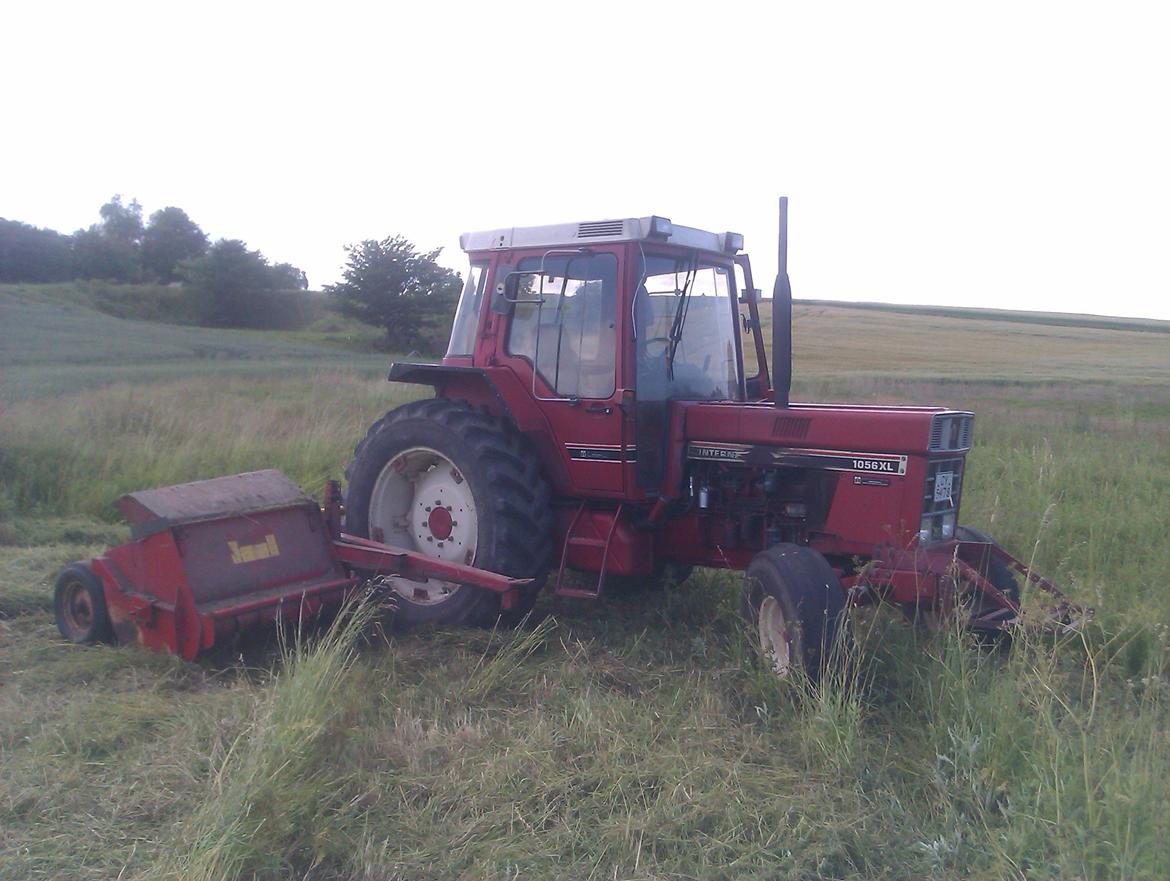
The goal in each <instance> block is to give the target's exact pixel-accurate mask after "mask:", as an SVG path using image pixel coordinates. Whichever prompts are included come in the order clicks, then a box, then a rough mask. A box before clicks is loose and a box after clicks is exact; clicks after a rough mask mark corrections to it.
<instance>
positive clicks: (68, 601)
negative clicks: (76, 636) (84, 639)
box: [63, 582, 93, 633]
mask: <svg viewBox="0 0 1170 881" xmlns="http://www.w3.org/2000/svg"><path fill="white" fill-rule="evenodd" d="M63 606H64V612H65V619H66V620H67V621H68V622H69V626H71V627H72V628H73V629H74V630H76V631H77V632H78V633H84V632H85V631H87V630H88V629H89V626H90V625H91V624H92V623H93V605H92V604H91V603H90V599H89V591H87V590H86V589H85V587H84V585H81V584H78V583H77V582H73V583H72V584H70V585H69V587H68V588H66V592H65V602H64V603H63Z"/></svg>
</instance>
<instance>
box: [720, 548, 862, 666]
mask: <svg viewBox="0 0 1170 881" xmlns="http://www.w3.org/2000/svg"><path fill="white" fill-rule="evenodd" d="M742 609H743V616H744V618H745V619H746V620H747V622H748V625H749V626H750V627H751V628H752V631H753V633H754V635H756V637H757V638H758V640H759V649H760V653H761V655H762V659H763V661H764V663H766V664H767V665H768V666H769V667H770V668H771V669H772V671H773V672H774V673H776V675H778V676H781V677H785V678H788V677H795V676H804V677H806V678H807V679H809V680H810V681H813V682H816V681H817V680H819V679H820V677H821V675H822V674H823V673H824V672H825V671H826V670H827V669H828V667H829V665H830V664H831V663H832V662H833V661H834V659H836V658H837V654H838V649H839V648H840V646H839V644H838V643H839V642H840V641H841V640H842V639H844V636H845V634H844V633H843V632H842V628H843V626H844V620H845V591H844V590H842V588H841V582H840V581H839V580H838V578H837V573H836V572H834V571H833V567H832V566H830V565H829V563H828V561H826V560H825V558H824V557H822V556H821V555H820V554H818V553H817V552H816V551H814V550H812V549H811V548H806V547H802V546H800V545H794V544H778V545H775V546H773V547H771V548H768V549H767V550H766V551H761V552H760V553H758V554H756V555H755V556H754V557H753V558H752V561H751V563H749V564H748V568H747V571H746V572H745V573H744V584H743V606H742ZM839 660H841V661H843V660H844V659H843V658H840V659H839Z"/></svg>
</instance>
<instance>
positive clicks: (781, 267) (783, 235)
mask: <svg viewBox="0 0 1170 881" xmlns="http://www.w3.org/2000/svg"><path fill="white" fill-rule="evenodd" d="M778 256H779V262H778V263H777V268H776V284H775V285H774V286H773V287H772V386H773V389H772V396H773V399H774V401H775V404H776V406H777V407H787V406H788V400H789V396H790V394H791V393H792V282H790V281H789V280H788V197H787V196H781V197H780V241H779V254H778Z"/></svg>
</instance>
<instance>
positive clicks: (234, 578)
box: [174, 507, 346, 608]
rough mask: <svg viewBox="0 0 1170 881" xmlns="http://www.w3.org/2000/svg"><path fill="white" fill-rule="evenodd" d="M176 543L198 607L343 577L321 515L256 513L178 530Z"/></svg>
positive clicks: (290, 511)
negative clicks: (275, 589) (274, 589)
mask: <svg viewBox="0 0 1170 881" xmlns="http://www.w3.org/2000/svg"><path fill="white" fill-rule="evenodd" d="M174 535H175V543H176V545H177V546H178V549H179V558H180V560H181V562H182V566H183V574H184V575H185V577H186V579H187V585H188V587H189V588H190V590H191V596H192V598H193V599H194V601H195V606H196V608H202V607H204V606H205V605H207V604H208V603H218V602H219V601H222V600H235V601H238V602H241V603H242V602H246V601H247V599H248V596H249V594H256V593H262V592H264V591H268V590H271V589H272V588H277V587H281V586H285V585H287V586H288V588H289V589H290V590H294V589H304V588H306V587H308V586H311V585H312V584H314V583H316V582H318V581H336V580H338V579H343V578H345V577H346V576H345V572H344V571H343V570H342V568H341V566H340V564H339V563H338V562H337V561H336V558H335V557H334V555H333V553H332V544H331V542H330V540H329V537H328V536H327V535H326V534H325V525H324V523H323V522H322V521H321V515H320V512H319V511H318V510H317V509H316V508H313V509H311V510H310V509H308V508H305V507H296V508H282V509H278V510H274V511H272V510H270V511H255V512H253V513H251V514H242V515H234V516H230V517H223V518H219V519H214V520H204V521H200V522H195V523H188V524H184V525H182V526H179V527H176V528H175V530H174Z"/></svg>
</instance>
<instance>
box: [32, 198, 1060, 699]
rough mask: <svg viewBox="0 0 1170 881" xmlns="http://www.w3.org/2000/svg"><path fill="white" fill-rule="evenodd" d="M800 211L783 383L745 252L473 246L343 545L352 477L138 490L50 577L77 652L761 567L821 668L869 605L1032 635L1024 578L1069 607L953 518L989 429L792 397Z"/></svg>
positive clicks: (761, 625) (682, 239) (434, 611)
mask: <svg viewBox="0 0 1170 881" xmlns="http://www.w3.org/2000/svg"><path fill="white" fill-rule="evenodd" d="M785 209H786V205H785V202H784V200H781V210H780V272H779V274H778V276H777V280H776V287H775V291H774V294H773V300H772V305H773V319H774V320H773V324H772V328H773V331H772V335H773V338H772V351H773V356H774V357H773V359H772V367H773V369H772V371H771V372H769V370H768V359H767V357H766V351H765V344H764V338H763V333H762V330H761V324H760V315H759V302H758V292H757V291H756V290H755V287H754V285H753V283H752V270H751V264H750V263H749V262H748V258H747V255H744V254H740V250H741V249H742V247H743V238H742V236H739V235H737V234H735V233H710V232H703V231H702V230H697V229H690V228H688V227H684V226H676V225H674V224H673V223H671V222H670V221H669V220H667V219H666V218H664V217H644V218H635V219H628V220H606V221H599V222H593V223H573V224H564V225H560V226H542V227H530V228H524V229H503V230H492V231H490V232H480V233H468V234H466V235H464V236H463V239H462V244H463V248H464V250H466V251H467V253H468V254H469V255H470V257H471V271H470V273H469V274H468V277H467V284H466V286H465V288H464V290H463V296H462V298H461V300H460V302H459V307H458V310H457V312H456V314H455V323H454V327H453V329H452V332H451V344H450V347H449V349H448V352H447V356H446V357H445V358H444V359H443V363H442V364H395V365H393V366H392V367H391V369H390V379H392V380H395V381H397V382H412V383H421V384H424V385H430V386H433V387H434V389H435V397H434V398H433V399H432V400H426V401H416V402H414V403H410V404H406V405H404V406H402V407H399V408H397V409H395V410H392V411H390V412H389V413H387V414H386V415H385V416H383V417H382V418H381V419H380V420H378V421H377V422H376V423H375V424H374V425H373V427H371V428H370V430H369V433H368V434H367V435H366V437H365V439H364V440H362V441H361V443H359V444H358V446H357V450H356V451H355V455H354V459H353V462H351V463H350V465H349V468H348V469H347V474H346V476H347V477H348V480H349V485H348V490H347V493H348V494H347V497H346V499H345V504H344V517H345V529H346V530H347V531H343V530H342V507H343V506H342V499H341V494H340V489H339V487H338V486H337V484H336V483H335V482H333V481H330V482H329V483H328V484H327V486H326V489H325V495H324V505H323V507H319V506H318V504H317V502H316V501H314V500H313V499H311V498H309V497H308V496H306V495H304V493H303V492H302V491H301V490H300V488H299V487H297V486H296V485H295V484H293V483H292V481H290V480H289V479H288V478H287V477H285V476H284V475H282V474H280V473H279V472H276V471H260V472H254V473H251V474H242V475H236V476H234V477H221V478H214V479H212V480H204V481H198V482H196V483H189V484H183V485H180V486H171V487H162V488H158V489H152V490H145V491H142V492H137V493H130V494H129V495H127V496H124V497H123V498H122V499H120V500H119V501H118V502H117V503H116V504H117V506H118V508H119V510H121V511H122V513H123V514H125V515H126V517H127V519H128V520H129V521H130V523H131V528H132V537H133V540H132V541H130V542H128V543H126V544H124V545H119V546H118V547H115V548H111V549H110V550H108V551H107V552H106V553H104V554H102V555H100V556H98V557H95V558H93V559H92V560H90V561H88V562H79V563H75V564H72V565H70V566H68V567H66V568H65V570H64V571H62V573H61V575H60V576H59V577H58V579H57V583H56V588H55V599H54V604H55V610H56V617H57V625H58V628H59V629H60V631H61V633H62V635H63V636H65V638H66V639H69V640H71V641H73V642H95V641H102V640H110V641H118V642H137V643H139V644H141V645H143V646H145V647H147V648H152V649H166V650H169V651H171V652H174V653H176V654H178V655H181V656H182V657H185V658H194V657H195V656H196V655H197V654H198V653H200V652H201V651H205V650H207V649H210V648H211V647H212V646H213V645H215V644H217V643H218V642H219V641H220V640H222V639H223V638H225V637H228V636H230V635H231V634H234V633H237V632H239V631H240V630H242V629H244V628H246V627H248V626H249V625H251V624H253V623H256V622H259V621H266V620H273V619H278V618H288V617H292V618H294V619H297V620H300V619H303V618H305V617H306V616H309V615H312V614H315V613H316V611H317V610H319V609H321V608H324V607H325V606H327V605H329V604H336V603H337V602H339V601H340V600H341V598H343V597H344V596H346V595H347V594H349V593H351V592H352V591H353V590H355V589H358V588H359V587H361V586H362V585H363V584H366V583H368V582H370V581H373V582H375V583H376V584H378V585H385V586H386V587H388V588H389V589H390V590H392V591H393V592H394V593H395V594H397V596H396V601H397V602H396V605H397V607H398V614H399V617H400V618H401V619H402V620H404V621H405V622H407V623H418V622H425V621H433V622H442V623H455V624H492V623H495V622H496V621H499V620H501V619H502V620H504V621H505V622H515V621H517V620H519V619H520V618H521V617H522V616H523V615H524V614H525V613H526V612H527V611H528V610H529V609H531V608H532V605H533V603H534V602H535V601H536V597H537V593H538V592H539V591H540V588H541V586H542V585H543V584H544V582H545V580H546V578H547V576H548V575H549V573H550V572H554V571H555V573H556V579H555V590H556V592H557V593H558V594H561V595H566V596H574V597H598V596H600V595H601V592H602V589H603V587H604V586H605V584H606V579H607V577H608V578H609V579H610V581H611V582H612V581H614V580H615V579H619V578H624V579H627V580H636V581H641V582H649V583H653V582H657V581H662V580H664V579H667V578H670V579H674V580H676V581H677V580H681V579H683V578H685V577H686V576H687V574H688V573H689V572H690V569H691V567H693V566H714V567H721V568H729V569H743V570H745V571H746V573H747V575H746V578H745V586H744V597H743V612H744V615H745V616H746V617H747V618H748V620H749V621H750V622H751V623H752V625H753V626H754V627H755V628H756V629H757V632H758V634H759V640H760V645H761V649H762V651H763V653H764V656H765V658H766V659H767V661H768V663H769V664H770V665H771V666H772V667H773V668H774V669H775V670H776V671H777V672H778V673H788V672H790V671H802V672H804V673H806V674H807V675H809V676H812V677H815V676H817V675H818V674H819V673H820V672H821V670H822V668H823V666H824V665H825V663H826V662H827V660H828V658H829V655H830V652H828V651H827V650H826V649H827V647H830V646H832V645H833V644H834V641H835V639H836V634H837V631H838V628H839V625H840V622H841V620H842V617H843V614H844V611H845V608H846V607H847V606H848V605H849V604H851V603H852V604H859V603H863V602H871V601H873V600H875V599H887V600H889V601H892V602H895V603H899V604H901V605H902V606H903V607H904V608H906V609H907V610H908V611H917V610H925V611H926V612H928V613H931V614H934V613H938V612H942V613H945V612H947V611H949V610H951V609H953V608H956V609H961V610H962V611H963V613H964V615H965V617H966V620H967V623H968V625H969V626H971V627H972V628H975V629H979V630H992V631H994V630H1002V629H1004V628H1006V627H1008V626H1009V625H1011V624H1012V623H1014V622H1015V621H1017V619H1018V616H1019V611H1020V606H1019V600H1020V593H1019V587H1020V582H1018V581H1017V578H1016V575H1017V574H1018V575H1022V576H1023V577H1024V579H1025V580H1027V581H1030V582H1031V583H1033V584H1035V585H1037V586H1039V587H1040V588H1042V589H1045V590H1047V591H1049V592H1051V593H1053V594H1056V595H1057V596H1059V593H1058V592H1057V591H1056V590H1055V589H1054V588H1053V587H1052V585H1050V584H1049V583H1048V582H1047V581H1045V580H1044V579H1042V578H1040V577H1039V576H1037V575H1036V574H1035V573H1032V572H1030V571H1028V570H1027V569H1026V568H1025V567H1024V566H1023V565H1021V564H1020V562H1019V561H1018V560H1016V559H1015V558H1013V557H1011V556H1009V555H1008V554H1007V553H1006V552H1005V551H1004V550H1003V549H1002V548H1000V547H999V546H998V545H996V544H995V543H994V542H992V541H991V540H990V539H988V538H987V537H986V536H983V535H980V534H979V533H977V532H975V531H974V530H972V529H966V528H964V527H962V526H959V525H958V519H957V518H958V512H959V498H960V493H961V490H962V483H963V466H964V460H965V457H966V454H967V450H968V449H969V448H970V446H971V429H972V416H971V414H970V413H966V412H960V411H954V410H945V409H941V408H934V407H866V406H854V405H845V404H793V403H791V402H790V401H789V387H790V378H791V316H792V296H791V291H790V288H789V284H788V275H787V272H786V270H785V252H786V235H785V227H786V222H785V220H786V218H785V213H786V211H785ZM745 345H746V346H747V347H748V350H749V351H750V352H751V353H752V354H753V355H754V358H753V360H754V363H755V365H756V366H755V368H754V375H752V376H747V375H746V372H745V369H744V357H743V354H744V347H745ZM570 569H571V570H576V571H577V572H585V573H592V575H593V576H595V577H594V578H590V579H587V581H586V582H585V583H586V584H592V585H593V586H592V587H581V586H580V585H579V584H578V585H574V584H572V583H570V582H568V581H566V579H565V573H566V570H570ZM1070 609H1071V607H1069V606H1068V605H1067V604H1064V605H1062V606H1059V607H1058V609H1057V611H1056V613H1055V620H1056V621H1057V623H1060V622H1061V621H1063V620H1067V617H1068V612H1069V611H1070Z"/></svg>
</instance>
